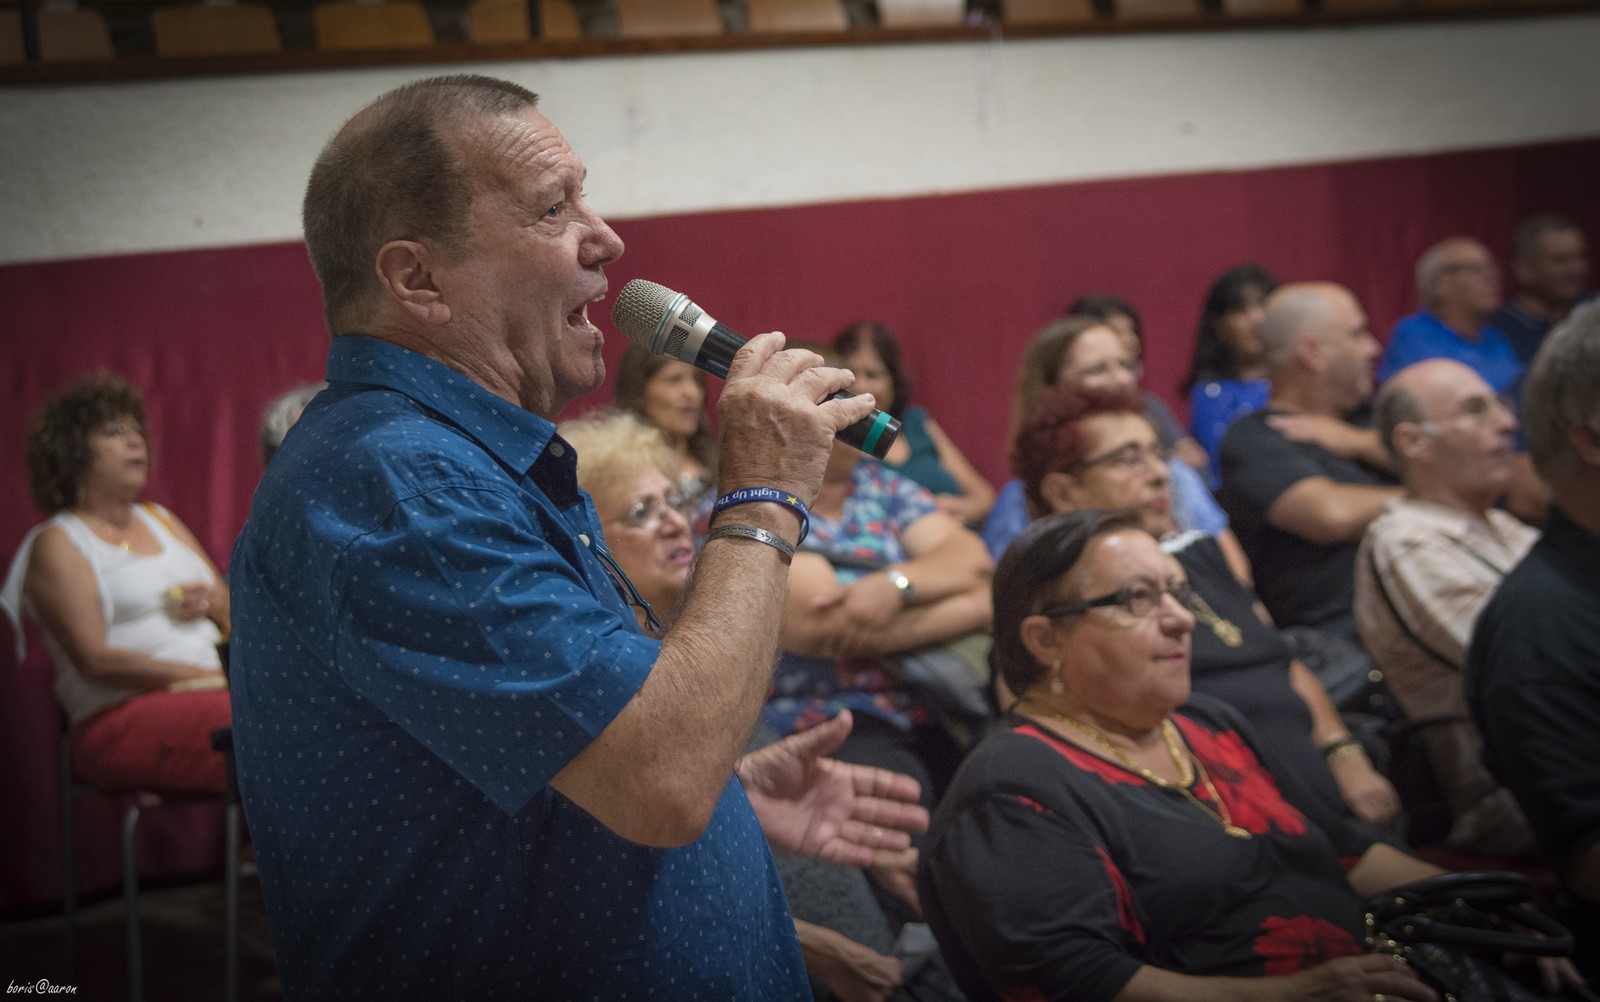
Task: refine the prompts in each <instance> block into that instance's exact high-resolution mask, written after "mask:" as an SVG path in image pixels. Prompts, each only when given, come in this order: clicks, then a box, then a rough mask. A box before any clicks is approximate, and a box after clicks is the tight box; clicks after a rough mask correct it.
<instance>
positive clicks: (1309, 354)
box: [1294, 334, 1324, 372]
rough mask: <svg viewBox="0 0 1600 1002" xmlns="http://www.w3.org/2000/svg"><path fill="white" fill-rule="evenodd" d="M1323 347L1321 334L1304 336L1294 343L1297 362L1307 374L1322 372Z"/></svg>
mask: <svg viewBox="0 0 1600 1002" xmlns="http://www.w3.org/2000/svg"><path fill="white" fill-rule="evenodd" d="M1323 347H1324V345H1323V343H1322V335H1321V334H1302V335H1300V336H1299V337H1298V338H1296V339H1295V342H1294V357H1295V361H1297V362H1299V363H1300V367H1301V368H1303V369H1305V370H1306V371H1307V372H1321V371H1322V368H1323V366H1322V356H1323V350H1322V349H1323Z"/></svg>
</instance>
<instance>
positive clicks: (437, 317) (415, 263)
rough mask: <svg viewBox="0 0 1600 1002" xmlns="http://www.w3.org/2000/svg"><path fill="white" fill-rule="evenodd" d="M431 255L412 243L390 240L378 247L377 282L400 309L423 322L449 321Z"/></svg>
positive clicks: (422, 246) (427, 250) (421, 246)
mask: <svg viewBox="0 0 1600 1002" xmlns="http://www.w3.org/2000/svg"><path fill="white" fill-rule="evenodd" d="M432 261H433V252H432V250H431V249H430V248H429V247H428V246H427V245H425V244H421V243H418V242H417V241H415V240H391V241H389V242H388V243H386V244H384V245H383V246H382V247H380V248H378V258H377V262H376V270H377V273H378V282H379V283H380V284H381V285H382V286H383V288H384V291H385V292H386V293H388V295H389V298H390V299H391V300H393V301H394V302H395V303H396V304H398V305H399V306H400V308H401V309H403V310H405V311H406V312H407V313H409V314H411V315H412V316H413V317H415V318H417V319H418V320H421V321H422V322H423V323H426V324H432V325H439V324H447V323H449V322H450V307H449V306H448V305H447V304H446V303H445V301H444V297H443V295H441V294H440V291H439V286H438V283H437V281H436V280H435V277H434V274H433V268H432Z"/></svg>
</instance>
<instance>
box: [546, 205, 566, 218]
mask: <svg viewBox="0 0 1600 1002" xmlns="http://www.w3.org/2000/svg"><path fill="white" fill-rule="evenodd" d="M566 204H567V203H565V202H557V203H556V204H554V205H552V206H550V208H549V209H547V210H545V217H546V218H548V219H554V218H556V217H557V216H559V215H561V210H562V208H564V207H565V206H566Z"/></svg>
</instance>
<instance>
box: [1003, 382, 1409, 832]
mask: <svg viewBox="0 0 1600 1002" xmlns="http://www.w3.org/2000/svg"><path fill="white" fill-rule="evenodd" d="M1164 457H1165V453H1164V452H1163V450H1162V448H1161V445H1160V442H1159V440H1158V439H1157V437H1156V432H1155V429H1154V428H1153V427H1151V425H1150V422H1149V420H1148V419H1146V418H1145V416H1144V414H1143V413H1142V412H1141V411H1140V409H1139V402H1138V398H1137V396H1135V395H1134V394H1133V393H1131V392H1130V391H1128V390H1127V389H1125V388H1112V389H1107V390H1102V391H1085V392H1074V391H1070V390H1065V391H1058V392H1056V393H1054V394H1052V395H1049V396H1047V397H1045V398H1044V399H1043V400H1042V401H1041V403H1040V405H1039V406H1038V407H1036V408H1035V409H1034V411H1033V413H1032V414H1030V415H1029V416H1028V418H1027V420H1026V421H1025V422H1024V423H1023V426H1022V428H1021V429H1020V430H1019V432H1018V435H1017V445H1016V449H1015V451H1014V453H1013V455H1012V462H1013V466H1014V469H1015V471H1016V473H1017V475H1018V476H1019V477H1020V478H1021V480H1022V483H1023V486H1024V488H1025V490H1026V491H1027V493H1028V497H1029V498H1030V500H1031V501H1032V503H1033V504H1034V505H1035V506H1036V507H1037V508H1038V510H1040V511H1043V512H1064V511H1075V510H1078V509H1084V508H1128V509H1132V510H1134V511H1136V512H1138V513H1139V518H1140V523H1141V525H1142V526H1143V528H1144V529H1145V531H1147V532H1148V533H1150V534H1151V535H1152V536H1155V537H1156V538H1158V539H1163V540H1164V541H1165V542H1164V546H1165V549H1166V550H1167V551H1168V552H1169V553H1171V554H1172V555H1173V556H1174V557H1175V558H1176V559H1177V561H1178V563H1179V564H1180V565H1181V566H1182V567H1183V569H1184V572H1185V576H1186V578H1187V579H1188V580H1189V582H1190V583H1191V585H1193V589H1194V590H1193V596H1192V598H1191V599H1190V602H1189V605H1190V611H1191V612H1192V613H1193V615H1194V616H1195V618H1196V619H1197V620H1198V625H1197V626H1196V627H1195V630H1194V638H1193V668H1192V673H1193V678H1194V687H1195V689H1196V690H1197V691H1199V692H1203V693H1206V694H1207V695H1210V696H1215V697H1216V698H1218V699H1221V700H1223V701H1224V702H1226V703H1228V704H1229V705H1231V706H1233V707H1234V708H1235V709H1237V710H1239V711H1241V712H1243V713H1244V714H1245V716H1246V717H1248V718H1249V719H1250V720H1251V721H1252V722H1253V723H1254V724H1255V726H1256V728H1257V731H1258V733H1259V736H1260V739H1261V741H1262V742H1263V744H1264V745H1266V746H1267V747H1268V748H1269V749H1270V750H1271V752H1272V754H1273V757H1274V758H1275V759H1276V760H1277V761H1278V762H1279V764H1280V767H1281V768H1284V769H1288V770H1290V771H1292V772H1293V773H1294V774H1295V776H1296V779H1297V780H1298V782H1299V784H1300V785H1301V786H1303V787H1305V788H1306V789H1307V790H1308V791H1309V792H1310V793H1311V794H1313V795H1315V796H1317V797H1319V798H1320V799H1321V800H1323V801H1324V803H1325V804H1326V805H1327V806H1328V807H1329V808H1330V809H1333V810H1336V811H1340V810H1344V809H1346V808H1348V809H1349V811H1350V812H1351V813H1353V814H1354V815H1355V816H1356V817H1358V818H1360V819H1361V820H1363V821H1368V822H1372V823H1375V824H1387V823H1388V822H1389V821H1390V820H1392V819H1393V817H1394V815H1395V813H1396V811H1397V810H1398V808H1399V797H1398V796H1397V795H1396V793H1395V790H1394V787H1393V785H1391V784H1390V783H1389V781H1388V780H1387V779H1385V778H1384V777H1383V776H1382V775H1380V774H1379V773H1378V772H1377V770H1376V769H1374V768H1373V766H1372V763H1371V762H1370V761H1369V760H1368V759H1367V756H1366V753H1365V752H1364V751H1363V750H1362V747H1361V744H1360V743H1359V742H1357V741H1356V740H1355V739H1354V738H1352V737H1351V736H1350V732H1349V731H1348V730H1347V729H1346V728H1345V726H1344V723H1343V721H1342V720H1341V719H1340V717H1339V713H1338V711H1337V710H1336V709H1335V708H1334V706H1333V702H1332V700H1330V699H1329V698H1328V694H1327V692H1326V691H1325V690H1324V689H1323V688H1322V685H1321V683H1319V682H1318V681H1317V679H1316V676H1315V675H1313V674H1312V673H1311V671H1310V670H1309V669H1308V668H1306V667H1305V666H1304V665H1302V664H1301V663H1300V662H1299V661H1297V660H1294V656H1293V653H1292V652H1291V650H1290V647H1289V643H1288V641H1287V640H1286V639H1285V638H1284V636H1283V634H1281V633H1280V632H1279V631H1278V630H1276V629H1275V628H1273V626H1272V625H1271V623H1270V622H1269V621H1268V619H1267V614H1266V611H1265V609H1264V608H1262V606H1261V604H1260V601H1259V600H1258V599H1257V598H1256V595H1255V592H1254V591H1253V590H1251V588H1250V579H1249V566H1248V564H1247V563H1245V562H1244V560H1243V558H1242V557H1239V558H1238V559H1237V560H1233V561H1230V559H1229V558H1228V556H1227V555H1226V553H1225V551H1224V550H1223V548H1222V547H1221V546H1220V545H1219V543H1218V541H1217V540H1216V539H1215V538H1213V537H1209V536H1206V535H1204V534H1202V533H1196V532H1188V533H1177V532H1175V531H1174V530H1175V526H1174V525H1173V520H1172V514H1171V509H1172V505H1171V500H1170V498H1171V481H1170V479H1169V476H1168V465H1167V464H1166V463H1165V462H1164V461H1163V459H1164Z"/></svg>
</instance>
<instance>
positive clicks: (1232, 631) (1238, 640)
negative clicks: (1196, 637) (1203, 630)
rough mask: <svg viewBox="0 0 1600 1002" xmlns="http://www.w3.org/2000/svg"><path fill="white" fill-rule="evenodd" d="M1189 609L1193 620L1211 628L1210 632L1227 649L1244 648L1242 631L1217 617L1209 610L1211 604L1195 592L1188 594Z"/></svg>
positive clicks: (1213, 611)
mask: <svg viewBox="0 0 1600 1002" xmlns="http://www.w3.org/2000/svg"><path fill="white" fill-rule="evenodd" d="M1189 603H1190V605H1189V607H1190V608H1191V609H1192V610H1193V611H1194V618H1196V619H1198V620H1199V621H1200V622H1202V623H1204V624H1206V625H1207V626H1209V627H1211V632H1212V633H1215V634H1216V635H1217V639H1218V640H1220V641H1222V642H1223V643H1224V644H1226V645H1227V646H1229V647H1243V646H1244V631H1243V630H1241V629H1239V628H1238V627H1237V626H1235V625H1234V624H1233V622H1232V621H1230V620H1226V619H1223V618H1222V617H1221V616H1219V615H1217V611H1216V610H1215V609H1213V608H1211V603H1210V602H1207V601H1206V600H1205V599H1203V598H1201V597H1200V593H1199V592H1197V591H1191V592H1189Z"/></svg>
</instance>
